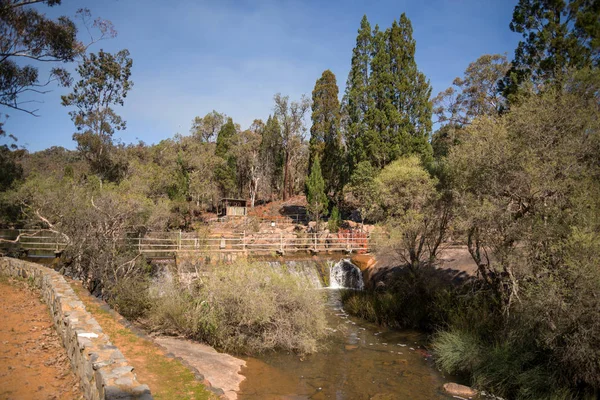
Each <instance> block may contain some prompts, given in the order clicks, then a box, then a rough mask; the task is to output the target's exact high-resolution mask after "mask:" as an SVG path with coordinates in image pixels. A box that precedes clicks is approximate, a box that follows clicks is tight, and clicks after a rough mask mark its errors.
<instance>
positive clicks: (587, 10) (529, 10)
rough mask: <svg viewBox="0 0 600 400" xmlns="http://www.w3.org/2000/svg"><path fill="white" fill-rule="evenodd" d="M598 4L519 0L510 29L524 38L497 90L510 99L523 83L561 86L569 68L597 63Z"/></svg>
mask: <svg viewBox="0 0 600 400" xmlns="http://www.w3.org/2000/svg"><path fill="white" fill-rule="evenodd" d="M599 13H600V5H599V3H598V2H597V1H593V0H519V3H518V4H517V5H516V6H515V9H514V12H513V18H512V21H511V23H510V29H511V30H512V31H513V32H517V33H520V34H522V36H523V40H521V41H520V42H519V45H518V47H517V49H516V50H515V57H514V60H513V62H512V65H511V68H510V70H509V71H508V73H507V75H506V77H505V79H504V80H503V81H502V82H501V83H500V85H499V89H500V90H501V91H502V93H503V94H504V96H505V97H507V98H508V99H509V100H511V99H514V96H515V95H516V94H518V92H519V88H520V86H521V85H522V84H523V83H525V82H530V83H533V84H534V85H544V84H546V83H551V84H556V85H558V86H561V81H562V77H563V76H564V74H565V73H566V72H567V70H568V69H569V68H576V69H582V68H585V67H591V66H598V62H599V61H600V46H599V44H600V20H599V19H598V14H599Z"/></svg>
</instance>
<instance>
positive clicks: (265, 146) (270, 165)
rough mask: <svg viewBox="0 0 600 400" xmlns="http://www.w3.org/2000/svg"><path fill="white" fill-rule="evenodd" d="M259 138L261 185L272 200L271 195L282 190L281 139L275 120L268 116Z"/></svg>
mask: <svg viewBox="0 0 600 400" xmlns="http://www.w3.org/2000/svg"><path fill="white" fill-rule="evenodd" d="M261 136H262V138H261V142H260V158H261V160H262V164H263V168H264V174H265V179H264V180H263V184H264V186H266V190H265V191H266V193H267V194H268V196H269V198H271V200H273V194H274V193H280V192H281V191H282V188H283V164H284V151H283V138H282V135H281V128H280V126H279V122H278V120H277V118H273V117H271V116H270V115H269V118H268V119H267V123H266V124H265V127H264V129H262V130H261Z"/></svg>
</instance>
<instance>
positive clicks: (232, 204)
mask: <svg viewBox="0 0 600 400" xmlns="http://www.w3.org/2000/svg"><path fill="white" fill-rule="evenodd" d="M217 211H218V214H219V217H225V216H227V217H245V216H246V215H247V213H248V207H247V202H246V200H243V199H221V200H220V201H219V205H218V208H217Z"/></svg>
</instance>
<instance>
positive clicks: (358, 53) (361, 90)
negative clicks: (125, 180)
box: [342, 15, 373, 172]
mask: <svg viewBox="0 0 600 400" xmlns="http://www.w3.org/2000/svg"><path fill="white" fill-rule="evenodd" d="M372 41H373V38H372V34H371V25H370V24H369V20H368V19H367V16H366V15H364V16H363V17H362V20H361V22H360V29H359V30H358V36H357V37H356V46H355V47H354V49H353V50H352V61H351V66H350V72H349V73H348V80H347V81H346V91H345V93H344V99H343V103H342V110H343V118H344V124H343V125H344V136H345V141H346V148H347V150H348V159H349V160H348V164H349V167H350V172H352V171H353V170H354V168H355V167H356V165H357V164H358V163H359V162H360V161H362V160H365V159H366V150H365V147H366V143H364V141H363V139H364V135H365V132H366V131H367V125H366V123H365V116H366V114H367V112H368V111H369V109H370V107H371V97H370V96H369V74H370V71H371V57H372V55H371V53H372V48H373V43H372Z"/></svg>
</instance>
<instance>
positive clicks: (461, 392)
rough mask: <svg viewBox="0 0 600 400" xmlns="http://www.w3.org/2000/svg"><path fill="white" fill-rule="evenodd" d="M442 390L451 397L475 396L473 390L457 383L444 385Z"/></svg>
mask: <svg viewBox="0 0 600 400" xmlns="http://www.w3.org/2000/svg"><path fill="white" fill-rule="evenodd" d="M444 390H445V391H446V392H447V393H449V394H451V395H452V396H461V397H473V396H475V395H476V394H477V391H476V390H475V389H472V388H470V387H468V386H465V385H459V384H458V383H445V384H444Z"/></svg>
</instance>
